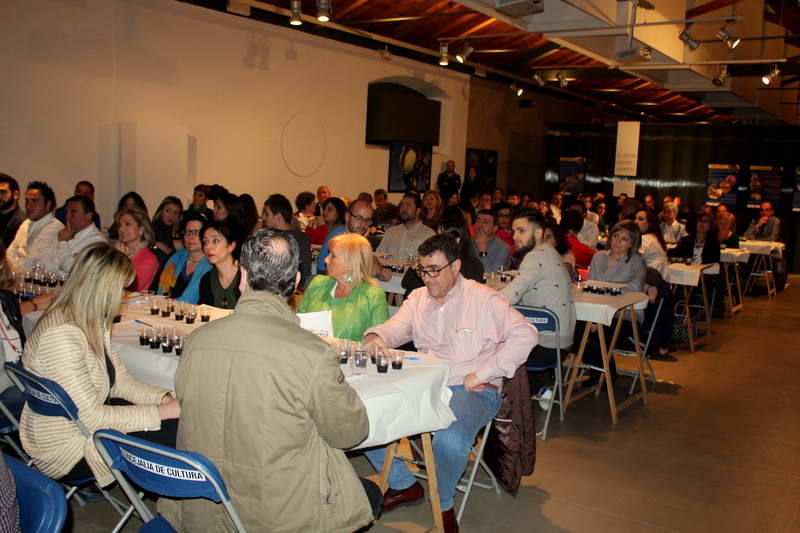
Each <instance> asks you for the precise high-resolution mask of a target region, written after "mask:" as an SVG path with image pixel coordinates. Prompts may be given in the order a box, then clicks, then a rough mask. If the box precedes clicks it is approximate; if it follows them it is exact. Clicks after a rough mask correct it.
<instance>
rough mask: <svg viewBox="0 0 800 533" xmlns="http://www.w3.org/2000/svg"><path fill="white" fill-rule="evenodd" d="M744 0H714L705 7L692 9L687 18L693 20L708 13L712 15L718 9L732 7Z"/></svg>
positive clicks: (687, 12)
mask: <svg viewBox="0 0 800 533" xmlns="http://www.w3.org/2000/svg"><path fill="white" fill-rule="evenodd" d="M741 1H742V0H713V1H711V2H708V3H706V4H703V5H699V6H697V7H695V8H692V9H687V10H686V18H687V19H693V18H697V17H699V16H702V15H705V14H706V13H711V12H712V11H716V10H717V9H722V8H725V7H728V6H732V5H734V4H738V3H739V2H741Z"/></svg>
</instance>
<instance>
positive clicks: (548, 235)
mask: <svg viewBox="0 0 800 533" xmlns="http://www.w3.org/2000/svg"><path fill="white" fill-rule="evenodd" d="M542 218H544V217H542ZM542 242H544V243H546V244H549V245H550V247H551V248H553V250H555V251H556V252H557V253H558V255H559V256H561V261H562V262H563V263H564V268H565V269H566V270H567V274H568V275H569V279H570V280H571V281H572V283H577V282H578V281H580V275H578V267H577V265H576V264H575V255H574V254H573V253H572V249H571V248H570V246H569V242H568V241H567V232H566V230H565V229H564V228H563V227H561V226H560V225H558V224H556V223H555V221H554V220H550V221H549V222H546V223H545V227H544V236H543V241H542ZM517 257H518V260H519V262H520V263H521V262H522V259H524V258H523V257H519V255H518V256H517Z"/></svg>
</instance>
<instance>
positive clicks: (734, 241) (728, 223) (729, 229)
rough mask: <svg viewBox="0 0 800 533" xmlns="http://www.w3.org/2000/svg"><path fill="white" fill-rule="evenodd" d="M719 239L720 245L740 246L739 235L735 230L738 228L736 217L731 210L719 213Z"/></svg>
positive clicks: (717, 220) (727, 246)
mask: <svg viewBox="0 0 800 533" xmlns="http://www.w3.org/2000/svg"><path fill="white" fill-rule="evenodd" d="M716 223H717V240H718V241H719V244H720V246H725V247H726V248H738V247H739V236H738V235H737V234H736V232H735V231H734V230H735V229H736V218H735V217H734V216H733V215H732V214H731V213H730V212H724V213H719V214H718V215H717V219H716Z"/></svg>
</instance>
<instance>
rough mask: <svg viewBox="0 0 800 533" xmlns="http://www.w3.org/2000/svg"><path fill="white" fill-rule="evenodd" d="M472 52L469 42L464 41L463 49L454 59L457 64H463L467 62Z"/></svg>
mask: <svg viewBox="0 0 800 533" xmlns="http://www.w3.org/2000/svg"><path fill="white" fill-rule="evenodd" d="M474 51H475V49H474V48H473V47H472V46H470V44H469V41H465V42H464V49H463V50H461V51H460V52H459V53H457V54H456V59H457V60H458V62H459V63H463V62H465V61H466V60H467V58H468V57H469V55H470V54H471V53H472V52H474Z"/></svg>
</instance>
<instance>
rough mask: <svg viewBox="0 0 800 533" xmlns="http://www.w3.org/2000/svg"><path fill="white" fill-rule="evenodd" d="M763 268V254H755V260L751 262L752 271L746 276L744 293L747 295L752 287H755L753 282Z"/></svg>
mask: <svg viewBox="0 0 800 533" xmlns="http://www.w3.org/2000/svg"><path fill="white" fill-rule="evenodd" d="M763 266H764V255H763V254H756V258H755V260H754V261H753V269H752V270H751V271H750V274H749V275H748V276H747V282H745V285H744V293H745V294H747V293H748V292H750V291H751V290H753V286H755V280H756V278H757V277H758V274H759V273H760V272H761V271H762V270H763Z"/></svg>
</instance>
